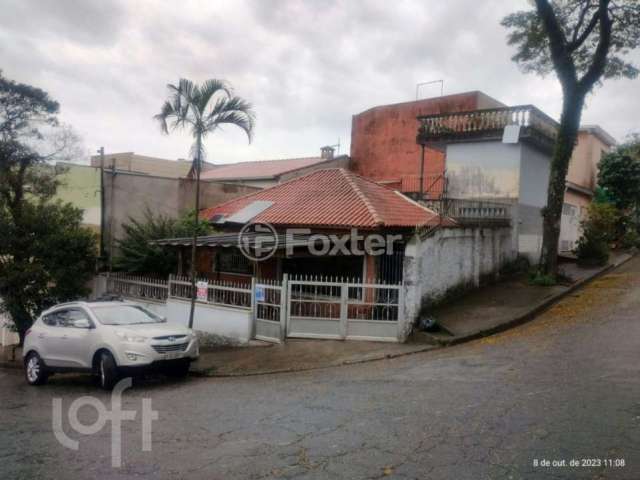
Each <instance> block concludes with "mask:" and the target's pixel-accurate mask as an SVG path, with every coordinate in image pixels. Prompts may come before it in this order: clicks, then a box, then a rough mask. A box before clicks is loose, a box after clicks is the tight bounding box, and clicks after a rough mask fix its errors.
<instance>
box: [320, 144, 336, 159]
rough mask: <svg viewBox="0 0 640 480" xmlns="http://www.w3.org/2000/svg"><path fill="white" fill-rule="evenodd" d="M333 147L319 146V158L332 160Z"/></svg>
mask: <svg viewBox="0 0 640 480" xmlns="http://www.w3.org/2000/svg"><path fill="white" fill-rule="evenodd" d="M334 152H335V149H334V148H333V147H328V146H327V147H322V148H320V158H324V159H325V160H332V159H333V154H334Z"/></svg>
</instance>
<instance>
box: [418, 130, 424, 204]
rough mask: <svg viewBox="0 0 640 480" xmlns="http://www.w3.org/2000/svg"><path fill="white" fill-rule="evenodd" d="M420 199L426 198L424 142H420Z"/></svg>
mask: <svg viewBox="0 0 640 480" xmlns="http://www.w3.org/2000/svg"><path fill="white" fill-rule="evenodd" d="M418 200H420V201H422V200H424V143H422V144H420V197H419V198H418Z"/></svg>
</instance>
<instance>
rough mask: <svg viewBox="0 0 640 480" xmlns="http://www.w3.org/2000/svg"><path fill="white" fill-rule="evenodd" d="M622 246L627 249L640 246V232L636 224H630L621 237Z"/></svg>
mask: <svg viewBox="0 0 640 480" xmlns="http://www.w3.org/2000/svg"><path fill="white" fill-rule="evenodd" d="M620 246H621V247H622V248H625V249H629V248H640V234H639V233H638V230H636V228H635V227H634V226H632V225H631V226H629V228H628V229H627V231H626V232H625V233H624V235H623V236H622V238H621V239H620Z"/></svg>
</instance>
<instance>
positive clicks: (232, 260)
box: [214, 252, 253, 275]
mask: <svg viewBox="0 0 640 480" xmlns="http://www.w3.org/2000/svg"><path fill="white" fill-rule="evenodd" d="M214 271H216V272H221V273H239V274H244V275H252V274H253V265H252V264H251V261H250V260H249V259H248V258H247V257H245V256H244V255H242V254H241V253H236V252H219V253H218V254H217V255H216V263H215V265H214Z"/></svg>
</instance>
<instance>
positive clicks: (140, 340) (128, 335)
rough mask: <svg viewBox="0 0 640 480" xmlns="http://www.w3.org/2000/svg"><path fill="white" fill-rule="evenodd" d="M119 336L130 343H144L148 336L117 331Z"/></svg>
mask: <svg viewBox="0 0 640 480" xmlns="http://www.w3.org/2000/svg"><path fill="white" fill-rule="evenodd" d="M116 335H117V336H118V338H120V339H122V340H124V341H125V342H129V343H144V342H146V341H147V337H142V336H140V335H133V334H131V333H128V332H116Z"/></svg>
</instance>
